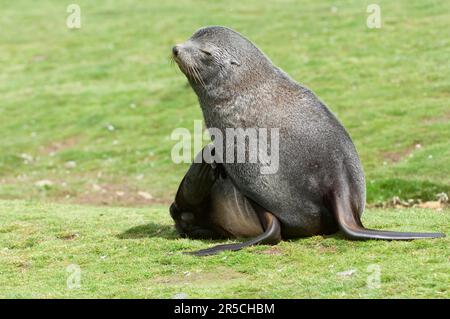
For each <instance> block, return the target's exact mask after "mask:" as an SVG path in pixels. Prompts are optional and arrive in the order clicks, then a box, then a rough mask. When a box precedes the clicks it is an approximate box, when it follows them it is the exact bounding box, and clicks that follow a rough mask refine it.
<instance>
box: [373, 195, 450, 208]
mask: <svg viewBox="0 0 450 319" xmlns="http://www.w3.org/2000/svg"><path fill="white" fill-rule="evenodd" d="M369 207H380V208H427V209H434V210H437V211H441V210H443V209H444V208H448V207H450V201H449V197H448V195H447V194H446V193H439V194H436V200H435V201H422V200H420V199H408V200H403V199H401V198H400V197H398V196H394V197H393V198H392V199H391V200H389V201H387V202H383V203H377V204H374V205H369Z"/></svg>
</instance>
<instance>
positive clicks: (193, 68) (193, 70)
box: [169, 54, 205, 88]
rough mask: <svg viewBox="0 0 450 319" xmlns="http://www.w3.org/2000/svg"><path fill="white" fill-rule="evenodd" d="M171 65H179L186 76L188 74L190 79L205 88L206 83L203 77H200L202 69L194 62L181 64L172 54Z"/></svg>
mask: <svg viewBox="0 0 450 319" xmlns="http://www.w3.org/2000/svg"><path fill="white" fill-rule="evenodd" d="M169 63H170V65H174V64H175V63H176V64H178V66H179V67H180V69H181V70H182V71H183V72H184V74H186V76H187V77H188V78H189V79H191V80H193V81H194V83H198V84H200V85H201V86H202V87H203V88H205V81H203V79H202V76H201V75H200V69H199V68H198V66H197V64H196V63H195V62H194V61H192V62H191V63H181V62H179V61H177V60H176V59H175V57H174V56H173V54H171V55H170V57H169Z"/></svg>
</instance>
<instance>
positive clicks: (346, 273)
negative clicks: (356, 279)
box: [336, 269, 356, 277]
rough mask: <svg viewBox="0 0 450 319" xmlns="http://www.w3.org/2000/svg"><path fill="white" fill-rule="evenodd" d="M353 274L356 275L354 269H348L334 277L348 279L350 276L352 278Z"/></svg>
mask: <svg viewBox="0 0 450 319" xmlns="http://www.w3.org/2000/svg"><path fill="white" fill-rule="evenodd" d="M355 273H356V269H349V270H346V271H341V272H338V273H337V274H336V275H338V276H340V277H350V276H353V275H354V274H355Z"/></svg>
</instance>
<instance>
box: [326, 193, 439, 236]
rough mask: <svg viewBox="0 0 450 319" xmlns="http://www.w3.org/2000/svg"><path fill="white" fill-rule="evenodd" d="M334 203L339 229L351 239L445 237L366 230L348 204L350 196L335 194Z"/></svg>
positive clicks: (433, 234) (333, 208)
mask: <svg viewBox="0 0 450 319" xmlns="http://www.w3.org/2000/svg"><path fill="white" fill-rule="evenodd" d="M332 203H333V207H332V210H333V213H334V216H335V218H336V221H337V223H338V225H339V229H340V230H341V231H342V233H343V234H344V236H345V237H346V238H349V239H354V240H364V239H381V240H413V239H423V238H441V237H445V234H442V233H413V232H397V231H384V230H373V229H366V228H364V226H363V224H362V223H361V220H360V218H359V215H358V214H357V213H356V212H355V211H354V210H352V207H351V205H349V204H348V203H349V200H348V196H342V195H341V196H339V195H337V194H334V196H333V200H332Z"/></svg>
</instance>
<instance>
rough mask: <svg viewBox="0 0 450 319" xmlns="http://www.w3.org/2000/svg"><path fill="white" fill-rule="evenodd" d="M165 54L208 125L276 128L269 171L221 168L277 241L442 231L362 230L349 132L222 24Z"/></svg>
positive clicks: (361, 192) (251, 166) (256, 166)
mask: <svg viewBox="0 0 450 319" xmlns="http://www.w3.org/2000/svg"><path fill="white" fill-rule="evenodd" d="M172 53H173V57H174V59H175V61H176V63H177V64H178V66H179V68H180V70H181V71H182V72H183V73H184V74H185V75H186V77H187V79H188V81H189V83H190V85H191V87H192V89H193V90H194V92H195V93H196V94H197V96H198V100H199V102H200V106H201V109H202V112H203V116H204V120H205V123H206V126H207V127H208V128H216V129H219V130H221V131H223V132H224V131H225V129H226V128H243V129H246V128H255V127H256V128H268V129H270V128H278V129H279V135H280V143H279V159H280V161H279V169H278V171H277V172H276V173H274V174H261V173H260V172H261V165H262V164H261V163H250V162H245V163H236V162H234V163H226V162H225V163H223V164H222V165H223V169H224V171H225V173H226V175H227V177H228V178H229V179H230V181H231V183H232V184H233V187H235V188H236V189H237V190H239V192H240V193H241V194H242V196H244V197H246V198H247V199H248V200H250V201H252V202H254V203H257V205H259V206H260V207H262V208H263V210H264V211H266V212H268V213H269V214H272V215H273V216H274V218H275V219H276V220H278V222H279V223H280V226H281V237H282V238H283V239H289V238H299V237H306V236H313V235H319V234H331V233H334V232H337V231H338V230H340V231H341V232H342V233H343V235H344V236H345V237H346V238H350V239H384V240H411V239H419V238H437V237H443V236H444V234H441V233H411V232H396V231H379V230H371V229H366V228H364V226H363V225H362V223H361V215H362V213H363V211H364V206H365V177H364V172H363V168H362V165H361V163H360V159H359V156H358V153H357V151H356V149H355V146H354V144H353V142H352V140H351V138H350V136H349V134H348V133H347V131H346V130H345V129H344V127H343V126H342V125H341V123H340V122H339V121H338V120H337V118H336V117H335V116H334V114H333V113H332V112H331V111H330V110H329V109H328V108H327V106H326V105H325V104H324V103H323V102H322V101H321V100H320V99H319V98H318V97H317V96H316V95H315V94H314V93H313V92H312V91H311V90H309V89H308V88H306V87H304V86H302V85H300V84H298V83H297V82H295V81H294V80H293V79H291V78H290V77H289V76H288V75H287V74H286V73H285V72H284V71H282V70H281V69H279V68H278V67H276V66H275V65H273V63H272V62H271V61H270V60H269V59H268V58H267V57H266V56H265V55H264V54H263V53H262V52H261V51H260V50H259V49H258V48H257V47H256V46H255V45H254V44H253V43H252V42H250V41H249V40H248V39H246V38H245V37H244V36H242V35H241V34H239V33H237V32H236V31H233V30H231V29H229V28H226V27H221V26H212V27H204V28H201V29H199V30H198V31H196V32H195V33H194V34H193V35H192V36H191V38H189V39H188V40H187V41H186V42H185V43H183V44H179V45H176V46H174V47H173V49H172ZM224 142H225V144H227V141H226V138H225V141H224ZM228 142H231V143H233V141H228ZM213 143H214V144H215V142H214V141H213ZM222 146H223V145H222ZM216 147H217V145H216ZM223 250H226V249H223ZM218 251H219V250H218Z"/></svg>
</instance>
